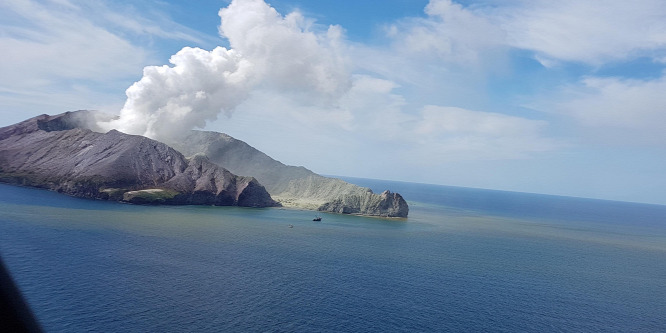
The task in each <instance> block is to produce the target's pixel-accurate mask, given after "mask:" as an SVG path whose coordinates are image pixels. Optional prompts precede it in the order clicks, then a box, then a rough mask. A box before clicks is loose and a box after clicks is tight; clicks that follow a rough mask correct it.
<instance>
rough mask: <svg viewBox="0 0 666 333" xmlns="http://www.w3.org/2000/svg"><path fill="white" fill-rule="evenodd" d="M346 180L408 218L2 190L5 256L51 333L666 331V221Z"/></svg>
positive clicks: (536, 198) (639, 212)
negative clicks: (318, 215) (385, 195)
mask: <svg viewBox="0 0 666 333" xmlns="http://www.w3.org/2000/svg"><path fill="white" fill-rule="evenodd" d="M346 180H348V181H351V182H354V183H358V184H360V185H363V186H368V187H370V188H372V189H373V190H375V191H376V192H381V191H383V190H384V189H386V188H389V189H391V190H393V191H396V192H399V193H401V194H402V195H403V196H404V197H405V198H406V199H407V200H408V201H409V203H410V217H409V218H408V219H406V220H391V219H378V218H365V217H357V216H345V215H335V214H323V215H322V217H323V221H322V222H313V221H312V217H313V216H314V213H313V212H309V211H300V210H289V209H278V208H269V209H249V208H237V207H197V206H180V207H151V206H135V205H126V204H118V203H111V202H102V201H91V200H84V199H77V198H71V197H67V196H64V195H60V194H57V193H53V192H48V191H43V190H35V189H27V188H19V187H12V186H7V185H0V254H1V255H2V258H3V259H4V260H5V262H6V264H7V265H8V266H9V268H10V271H11V272H12V274H13V275H14V277H15V279H16V280H17V283H18V285H19V287H20V288H21V289H22V291H23V293H24V295H25V297H26V298H27V301H28V303H29V304H30V306H31V307H32V308H33V311H34V312H35V314H36V316H37V318H38V320H39V321H40V323H41V325H42V326H43V328H44V329H45V330H46V331H47V332H84V331H85V332H258V331H261V332H395V331H400V332H429V331H430V332H457V331H465V332H484V331H485V332H576V331H584V332H636V331H644V332H664V331H666V206H657V205H644V204H634V203H623V202H611V201H601V200H590V199H579V198H567V197H555V196H545V195H536V194H525V193H512V192H500V191H489V190H479V189H468V188H457V187H446V186H436V185H424V184H412V183H399V182H386V181H377V180H368V179H354V178H347V179H346ZM290 224H291V225H293V228H289V227H288V226H289V225H290Z"/></svg>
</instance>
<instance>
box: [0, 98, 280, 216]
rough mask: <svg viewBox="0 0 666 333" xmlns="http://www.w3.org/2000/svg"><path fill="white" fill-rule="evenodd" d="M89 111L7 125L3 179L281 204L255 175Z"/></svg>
mask: <svg viewBox="0 0 666 333" xmlns="http://www.w3.org/2000/svg"><path fill="white" fill-rule="evenodd" d="M92 116H93V114H92V113H87V112H83V111H79V112H68V113H64V114H61V115H57V116H48V115H41V116H38V117H35V118H32V119H28V120H26V121H23V122H21V123H18V124H15V125H12V126H8V127H4V128H0V181H2V182H6V183H13V184H20V185H26V186H33V187H42V188H48V189H52V190H56V191H59V192H64V193H67V194H71V195H74V196H80V197H88V198H98V199H109V200H122V201H128V202H133V203H164V204H207V205H239V206H252V207H265V206H275V205H276V204H277V203H276V202H275V201H273V200H272V199H271V197H270V195H269V194H268V192H267V191H266V190H265V188H264V187H263V186H262V185H261V184H259V182H257V180H256V179H254V178H252V177H241V176H236V175H234V174H232V173H231V172H229V171H228V170H226V169H224V168H222V167H220V166H218V165H216V164H214V163H212V162H210V161H209V160H208V159H207V158H205V157H203V156H197V157H195V158H192V159H190V160H188V159H186V158H185V157H184V156H183V155H182V154H181V153H179V152H178V151H176V150H174V149H173V148H171V147H169V146H167V145H166V144H164V143H161V142H157V141H154V140H151V139H148V138H145V137H142V136H136V135H128V134H124V133H121V132H118V131H115V130H113V131H110V132H108V133H105V134H103V133H97V132H93V131H91V130H89V129H85V128H81V127H86V124H84V123H83V122H82V121H83V120H91V119H92Z"/></svg>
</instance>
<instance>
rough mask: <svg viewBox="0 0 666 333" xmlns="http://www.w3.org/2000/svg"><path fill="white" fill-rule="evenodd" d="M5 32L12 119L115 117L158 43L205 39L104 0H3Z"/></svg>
mask: <svg viewBox="0 0 666 333" xmlns="http://www.w3.org/2000/svg"><path fill="white" fill-rule="evenodd" d="M0 31H2V33H1V34H0V48H1V49H2V52H1V53H0V72H1V73H2V75H1V76H0V105H3V107H4V108H3V110H2V112H3V117H2V118H4V119H7V120H9V119H16V120H20V119H25V118H26V117H29V116H33V115H36V114H39V113H44V112H48V113H56V112H61V111H66V110H72V109H81V108H97V109H104V110H106V111H112V112H114V113H115V112H117V109H115V110H111V108H112V106H114V105H119V104H120V105H122V93H121V92H122V90H123V89H125V88H126V87H127V86H128V85H129V84H130V83H131V82H132V79H134V78H136V76H137V74H138V73H140V72H141V69H142V68H143V66H145V64H146V63H149V62H152V61H154V60H153V59H154V58H155V57H156V56H157V52H156V49H155V48H154V46H155V45H154V41H155V40H156V39H158V40H180V41H188V42H204V41H207V38H206V37H205V36H204V35H203V34H201V33H197V32H195V31H193V30H192V29H188V28H185V27H183V26H181V25H179V24H177V23H175V22H173V21H171V20H170V19H169V18H168V17H167V16H165V15H164V14H162V13H160V12H159V11H157V10H156V11H152V12H150V13H144V12H139V11H138V10H136V9H134V8H133V7H131V5H129V4H127V3H124V4H118V3H116V2H105V1H98V0H90V1H68V0H58V1H36V0H7V1H2V2H0ZM146 44H151V45H150V46H148V45H146ZM36 96H40V97H39V98H37V97H36ZM19 113H22V114H19Z"/></svg>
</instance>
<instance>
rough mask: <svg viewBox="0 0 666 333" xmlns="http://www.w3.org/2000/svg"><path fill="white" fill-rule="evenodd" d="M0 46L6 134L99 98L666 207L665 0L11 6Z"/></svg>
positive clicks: (235, 131)
mask: <svg viewBox="0 0 666 333" xmlns="http://www.w3.org/2000/svg"><path fill="white" fill-rule="evenodd" d="M220 9H222V10H220ZM0 50H1V51H0V73H2V75H0V113H1V114H0V126H6V125H10V124H13V123H16V122H19V121H21V120H24V119H26V118H29V117H32V116H36V115H38V114H42V113H48V114H57V113H61V112H64V111H69V110H78V109H97V110H102V111H105V112H108V113H112V114H121V119H124V120H123V121H121V122H119V123H117V124H113V126H117V127H119V128H123V129H125V130H126V131H127V132H131V133H134V134H144V135H148V136H152V137H155V138H164V137H165V136H167V135H170V134H172V133H176V132H178V131H180V130H183V129H185V128H190V127H204V128H205V129H208V130H215V131H220V132H225V133H228V134H230V135H232V136H234V137H236V138H238V139H241V140H244V141H246V142H248V143H249V144H251V145H252V146H254V147H256V148H258V149H259V150H261V151H263V152H265V153H267V154H268V155H270V156H272V157H273V158H275V159H277V160H280V161H281V162H283V163H285V164H291V165H303V166H306V167H307V168H309V169H311V170H313V171H315V172H318V173H322V174H330V175H345V176H356V177H366V178H378V179H390V180H400V181H412V182H423V183H433V184H444V185H454V186H466V187H479V188H490V189H501V190H512V191H523V192H535V193H547V194H559V195H570V196H581V197H592V198H602V199H613V200H626V201H637V202H648V203H659V204H666V172H665V171H666V71H665V69H666V2H665V1H662V0H636V1H626V0H623V1H619V0H602V1H591V0H590V1H580V0H562V1H546V0H534V1H525V0H505V1H500V0H478V1H471V0H468V1H450V0H431V1H421V0H385V1H346V0H336V1H329V0H319V1H306V0H274V1H270V2H268V3H266V2H264V1H261V0H238V1H210V0H201V1H166V0H146V1H138V0H125V1H110V0H86V1H82V0H81V1H77V0H43V1H33V0H5V1H3V2H2V3H0ZM147 66H148V67H147ZM144 67H146V69H145V70H144ZM135 82H136V83H135ZM128 88H130V89H128ZM126 90H127V95H126ZM121 110H122V112H121Z"/></svg>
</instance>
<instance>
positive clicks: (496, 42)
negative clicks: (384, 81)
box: [387, 0, 505, 65]
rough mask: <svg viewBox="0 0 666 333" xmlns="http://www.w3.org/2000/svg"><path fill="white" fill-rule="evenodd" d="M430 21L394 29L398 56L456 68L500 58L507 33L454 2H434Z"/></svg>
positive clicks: (407, 22)
mask: <svg viewBox="0 0 666 333" xmlns="http://www.w3.org/2000/svg"><path fill="white" fill-rule="evenodd" d="M425 13H426V14H427V17H426V18H411V19H405V20H402V21H400V22H398V23H396V24H393V25H391V26H390V27H389V28H388V29H387V32H388V35H389V36H390V37H392V38H393V39H394V46H393V47H394V49H395V50H396V51H397V52H400V53H405V54H408V55H412V56H414V55H416V56H418V57H425V58H430V59H431V60H438V61H444V62H446V63H453V64H456V65H479V64H482V63H483V62H484V61H488V60H490V59H492V58H493V57H494V56H497V53H498V51H501V50H502V49H503V45H504V44H505V42H504V39H505V35H504V32H503V31H502V30H501V29H500V28H499V27H498V26H496V25H495V24H493V23H492V22H491V21H490V20H489V19H488V18H486V17H484V16H483V15H479V14H478V13H476V12H474V11H473V10H469V9H467V8H464V7H463V6H462V5H460V4H456V3H454V2H452V1H451V0H431V1H430V3H429V4H428V6H427V7H426V8H425Z"/></svg>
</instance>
